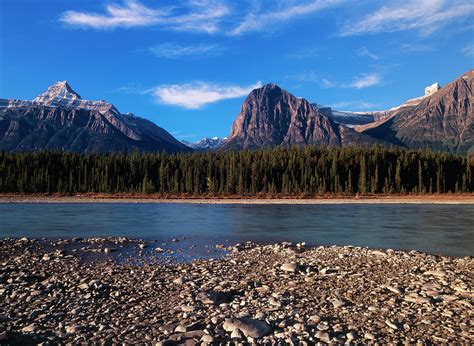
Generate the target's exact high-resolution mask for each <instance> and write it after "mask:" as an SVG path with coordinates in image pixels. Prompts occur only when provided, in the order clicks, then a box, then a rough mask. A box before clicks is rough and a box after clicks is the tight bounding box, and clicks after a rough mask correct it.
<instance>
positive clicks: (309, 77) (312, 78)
mask: <svg viewBox="0 0 474 346" xmlns="http://www.w3.org/2000/svg"><path fill="white" fill-rule="evenodd" d="M283 79H284V80H286V79H291V80H296V81H299V82H317V81H319V80H320V78H319V76H318V75H317V73H316V72H314V71H306V72H302V73H297V74H291V75H286V76H284V77H283Z"/></svg>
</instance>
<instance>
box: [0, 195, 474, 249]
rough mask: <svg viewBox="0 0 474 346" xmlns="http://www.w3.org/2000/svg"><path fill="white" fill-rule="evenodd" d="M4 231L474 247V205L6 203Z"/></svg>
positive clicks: (0, 211) (0, 218)
mask: <svg viewBox="0 0 474 346" xmlns="http://www.w3.org/2000/svg"><path fill="white" fill-rule="evenodd" d="M0 235H1V236H2V237H23V236H27V237H34V238H41V237H51V238H56V237H91V236H126V237H136V238H146V239H153V240H163V241H166V240H169V239H171V238H172V237H183V236H184V237H189V241H190V242H193V241H194V242H196V243H201V244H202V243H205V242H208V243H218V242H224V241H225V240H229V241H231V242H233V243H235V242H242V241H247V240H251V241H256V242H263V243H272V242H279V241H292V242H302V241H305V242H306V243H307V244H309V245H333V244H336V245H349V244H350V245H357V246H369V247H374V248H392V249H400V250H402V249H403V250H412V249H416V250H420V251H424V252H428V253H436V254H447V255H451V256H465V255H474V205H199V204H102V203H87V204H83V203H78V204H36V203H33V204H0Z"/></svg>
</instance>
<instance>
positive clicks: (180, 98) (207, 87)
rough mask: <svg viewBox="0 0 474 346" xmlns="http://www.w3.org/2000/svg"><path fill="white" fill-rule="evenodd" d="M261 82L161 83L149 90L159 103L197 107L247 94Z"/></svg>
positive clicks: (187, 107)
mask: <svg viewBox="0 0 474 346" xmlns="http://www.w3.org/2000/svg"><path fill="white" fill-rule="evenodd" d="M261 85H262V84H261V82H257V83H255V84H253V85H249V86H235V85H231V86H227V85H219V84H210V83H206V82H193V83H186V84H173V85H161V86H158V87H155V88H153V89H152V90H151V93H152V94H153V95H154V96H155V97H156V100H157V101H158V102H159V103H163V104H168V105H175V106H180V107H183V108H186V109H199V108H201V107H203V106H204V105H207V104H210V103H215V102H218V101H221V100H227V99H234V98H239V97H243V96H247V94H248V93H250V92H251V91H252V90H253V89H255V88H259V87H261Z"/></svg>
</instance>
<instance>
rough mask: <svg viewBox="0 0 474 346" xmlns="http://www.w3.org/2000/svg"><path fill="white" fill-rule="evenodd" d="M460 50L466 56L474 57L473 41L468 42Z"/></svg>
mask: <svg viewBox="0 0 474 346" xmlns="http://www.w3.org/2000/svg"><path fill="white" fill-rule="evenodd" d="M461 51H462V53H463V54H464V55H466V56H470V57H474V43H472V42H471V43H468V44H467V45H465V46H464V47H463V49H462V50H461Z"/></svg>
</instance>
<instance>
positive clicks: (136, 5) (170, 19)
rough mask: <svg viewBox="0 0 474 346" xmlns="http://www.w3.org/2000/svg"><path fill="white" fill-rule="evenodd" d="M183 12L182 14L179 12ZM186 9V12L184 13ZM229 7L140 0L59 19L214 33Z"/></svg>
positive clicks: (210, 0)
mask: <svg viewBox="0 0 474 346" xmlns="http://www.w3.org/2000/svg"><path fill="white" fill-rule="evenodd" d="M177 12H180V13H177ZM183 12H184V13H183ZM228 14H229V8H228V7H227V6H226V5H225V4H224V3H223V2H221V1H220V0H188V1H187V2H185V4H184V6H181V7H176V6H175V7H162V8H150V7H147V6H145V5H143V4H141V3H140V2H139V1H138V0H124V3H123V5H118V4H111V5H108V6H106V7H105V11H104V13H97V12H86V11H73V10H71V11H66V12H64V13H63V14H62V16H61V17H60V20H61V21H62V22H64V23H66V24H68V25H72V26H79V27H83V28H93V29H115V28H131V27H143V26H161V27H163V28H165V29H172V30H185V31H199V32H207V33H214V32H216V31H218V30H219V23H220V21H221V20H222V18H223V17H224V16H226V15H228Z"/></svg>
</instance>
